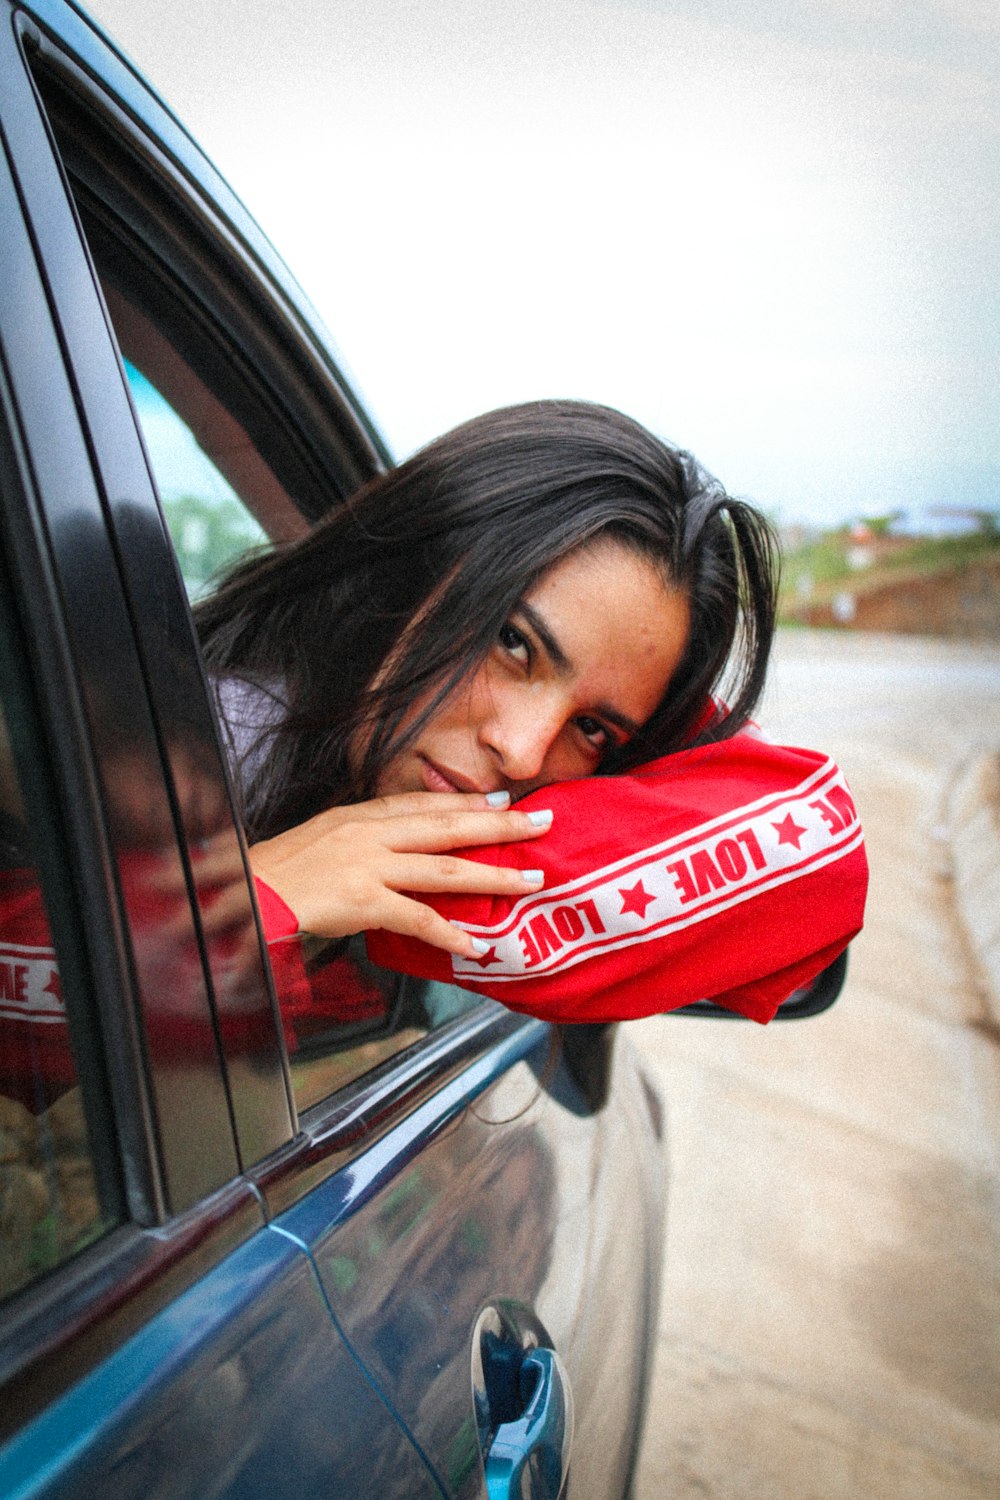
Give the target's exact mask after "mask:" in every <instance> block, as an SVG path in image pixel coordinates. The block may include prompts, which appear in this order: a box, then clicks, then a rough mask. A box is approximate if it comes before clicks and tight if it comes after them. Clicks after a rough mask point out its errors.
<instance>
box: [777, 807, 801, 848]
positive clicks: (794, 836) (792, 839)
mask: <svg viewBox="0 0 1000 1500" xmlns="http://www.w3.org/2000/svg"><path fill="white" fill-rule="evenodd" d="M771 827H772V828H775V829H777V832H778V843H779V844H794V845H795V847H796V849H797V848H798V847H799V840H800V839H801V837H802V835H803V834H804V833H805V832H806V830H805V829H804V828H800V827H799V825H798V823H796V821H795V819H794V818H793V817H792V815H791V813H786V814H785V816H784V817H783V818H782V820H781V822H780V823H772V824H771Z"/></svg>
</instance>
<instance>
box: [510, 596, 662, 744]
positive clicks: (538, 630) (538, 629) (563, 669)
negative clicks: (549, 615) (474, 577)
mask: <svg viewBox="0 0 1000 1500" xmlns="http://www.w3.org/2000/svg"><path fill="white" fill-rule="evenodd" d="M517 613H518V614H519V615H522V616H523V617H524V619H525V620H527V622H528V624H529V625H530V626H531V628H532V630H533V631H534V632H535V634H536V636H537V637H538V639H539V641H540V642H541V644H542V645H543V646H544V648H545V654H546V656H548V658H549V660H550V661H551V662H552V665H553V666H554V667H555V669H556V671H557V672H558V673H559V675H560V676H561V677H566V676H568V675H569V673H570V672H572V671H574V670H575V668H574V665H573V663H572V662H571V661H570V659H569V657H568V656H567V655H566V653H565V651H564V650H563V648H562V647H561V646H560V644H559V642H558V641H557V640H556V638H555V636H554V635H553V634H552V631H551V630H550V629H549V627H548V625H547V624H546V622H545V620H544V619H543V618H542V616H541V615H540V614H539V613H538V611H537V610H536V609H532V607H531V605H530V604H528V603H527V602H526V601H525V600H524V599H522V600H521V602H520V604H519V605H518V606H517ZM594 713H595V715H596V716H597V717H598V718H601V719H607V721H608V723H609V724H614V725H615V727H616V728H617V729H621V730H623V731H624V732H625V734H627V735H634V734H638V733H639V730H640V729H641V728H642V726H641V725H640V724H637V723H636V721H635V719H630V718H629V716H628V714H623V713H621V712H620V711H619V710H618V709H617V708H613V707H612V706H611V704H610V703H595V704H594Z"/></svg>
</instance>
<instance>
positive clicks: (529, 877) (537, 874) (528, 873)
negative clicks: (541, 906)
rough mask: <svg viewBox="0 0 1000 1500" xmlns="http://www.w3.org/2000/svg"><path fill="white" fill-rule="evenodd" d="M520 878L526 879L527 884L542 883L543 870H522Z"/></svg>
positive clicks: (543, 882)
mask: <svg viewBox="0 0 1000 1500" xmlns="http://www.w3.org/2000/svg"><path fill="white" fill-rule="evenodd" d="M521 879H522V880H524V881H527V883H528V885H544V884H545V871H544V870H522V871H521Z"/></svg>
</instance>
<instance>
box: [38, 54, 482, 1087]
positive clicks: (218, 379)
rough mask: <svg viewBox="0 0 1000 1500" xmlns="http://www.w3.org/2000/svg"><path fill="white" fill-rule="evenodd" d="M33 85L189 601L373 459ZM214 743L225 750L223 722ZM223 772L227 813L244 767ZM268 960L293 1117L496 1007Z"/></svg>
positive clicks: (57, 95)
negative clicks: (450, 1024)
mask: <svg viewBox="0 0 1000 1500" xmlns="http://www.w3.org/2000/svg"><path fill="white" fill-rule="evenodd" d="M37 82H38V84H39V88H40V92H41V94H42V98H43V102H44V104H45V106H46V108H47V109H48V112H49V118H50V123H51V125H52V128H53V131H54V135H55V139H56V143H57V146H58V147H59V149H60V151H61V153H62V157H63V162H64V166H65V168H66V171H67V176H68V181H69V185H70V188H71V191H72V192H73V195H74V200H75V203H76V207H77V211H78V214H79V218H80V222H81V226H82V229H83V233H84V235H85V238H86V241H87V245H88V248H89V251H90V255H91V258H92V261H93V263H94V267H95V270H96V272H97V275H98V277H99V281H100V285H101V289H102V291H103V295H104V300H105V305H106V307H107V311H108V315H109V321H110V326H111V329H112V331H113V334H114V337H115V339H116V342H117V345H118V348H119V352H120V355H121V361H122V371H123V375H124V377H125V378H126V380H127V381H128V385H129V390H130V393H131V398H132V404H133V410H134V412H135V416H136V421H137V424H138V427H139V430H140V433H141V435H142V439H143V444H144V448H145V451H146V455H147V461H148V464H149V468H150V472H151V475H152V478H153V481H154V484H155V487H156V490H157V494H158V496H159V500H160V504H161V508H162V510H163V513H164V517H165V520H166V522H167V525H168V527H169V530H170V534H171V538H172V541H173V545H174V552H175V555H176V558H177V562H178V567H179V571H180V573H181V576H182V578H183V581H184V584H185V587H186V589H187V591H188V595H189V598H190V599H191V600H192V602H193V601H195V600H196V599H197V598H199V597H201V596H202V595H203V594H204V593H205V592H206V591H207V590H209V589H210V588H211V587H212V582H213V579H214V578H215V577H217V576H218V574H219V573H220V571H223V570H225V569H226V568H227V567H228V566H230V565H231V564H232V563H234V562H235V561H237V559H238V558H240V557H241V556H243V555H245V554H246V553H247V551H248V549H254V548H259V547H262V546H267V545H270V544H271V543H280V542H283V541H287V540H291V539H294V538H295V537H297V536H300V535H303V534H304V533H305V532H306V531H307V530H308V528H309V526H310V525H311V524H313V523H314V521H315V520H317V519H318V518H319V517H320V516H321V515H322V514H324V513H325V511H326V510H327V509H328V508H329V507H330V506H331V505H334V504H337V503H339V502H340V501H341V500H342V499H343V498H344V497H345V496H346V495H347V494H348V493H350V492H351V491H352V490H353V489H354V488H355V487H356V486H357V484H359V483H360V482H361V481H362V480H363V479H364V478H365V477H367V476H368V473H370V472H373V471H374V467H375V465H374V461H373V460H371V461H369V464H368V467H367V470H366V469H365V468H364V467H363V466H362V464H360V463H359V461H358V457H357V452H356V451H353V450H352V449H351V445H350V442H349V441H348V439H347V438H346V437H345V436H344V433H343V431H342V429H343V427H344V422H345V419H344V416H343V413H339V412H338V410H337V409H336V406H335V405H334V404H333V403H332V402H331V403H329V404H328V405H327V407H326V409H325V411H324V410H323V408H322V404H321V402H320V401H319V399H318V397H317V395H316V393H315V391H314V390H313V389H312V388H311V387H310V377H309V374H308V370H306V371H305V373H303V370H302V369H301V368H299V367H298V366H296V363H295V360H294V358H293V357H292V356H291V355H290V352H289V347H288V340H287V339H284V338H279V337H278V336H276V335H275V334H274V332H273V330H272V329H271V328H270V327H269V323H273V321H274V316H275V315H274V311H273V309H271V308H269V307H268V305H267V300H266V298H267V294H266V290H264V289H262V288H261V287H260V286H257V287H256V288H255V287H254V286H253V285H252V283H251V281H250V280H249V278H248V267H247V265H246V264H245V263H240V262H239V259H238V257H236V258H234V259H232V260H230V259H229V257H230V256H231V255H232V254H233V252H232V247H231V246H230V245H228V244H226V243H225V242H224V241H223V238H222V236H219V237H218V238H213V237H212V235H211V234H210V233H209V232H208V231H207V230H206V229H205V226H204V225H203V224H202V225H197V224H196V223H195V222H194V221H193V220H192V219H191V217H190V214H189V213H186V212H183V211H181V208H180V207H179V205H178V203H177V201H176V200H175V199H174V198H172V197H171V191H170V186H169V184H164V182H163V181H162V180H158V179H157V178H156V177H155V176H154V175H153V174H151V173H149V172H147V171H146V170H140V169H139V168H138V167H137V165H136V163H135V160H134V157H132V156H128V157H127V158H126V156H125V154H124V153H122V151H121V147H120V144H118V143H116V142H115V140H114V138H113V136H112V134H111V133H110V127H109V126H108V125H107V124H101V123H100V122H99V121H98V120H97V119H96V118H95V116H94V115H93V113H92V112H84V111H82V110H81V108H80V106H79V102H78V100H77V99H76V98H75V96H74V94H73V92H72V91H70V90H67V89H66V88H65V86H64V85H63V83H62V82H61V81H60V80H59V79H58V78H54V77H51V76H50V75H49V74H48V73H47V72H46V70H45V69H44V68H41V69H39V70H38V73H37ZM118 158H120V159H118ZM306 363H307V362H306ZM357 446H358V445H357V443H355V448H356V447H357ZM216 701H217V702H218V697H217V696H216ZM221 737H222V740H223V743H224V744H225V745H226V746H227V749H228V750H229V751H230V752H231V751H232V749H233V739H232V736H231V735H229V734H228V733H227V726H226V725H225V724H223V725H222V726H221ZM231 770H232V771H233V775H234V784H235V786H236V796H235V801H236V804H237V806H238V803H239V792H238V782H239V774H238V773H239V766H238V765H231ZM289 943H294V944H296V945H301V949H302V952H301V957H302V958H303V959H304V965H303V964H300V963H296V964H289V963H288V962H287V961H286V960H287V957H288V954H289ZM270 958H271V968H272V974H273V977H274V981H275V989H276V994H277V998H278V1003H279V1010H280V1020H281V1025H282V1029H283V1033H284V1038H285V1043H286V1046H287V1049H288V1056H289V1066H290V1075H291V1081H292V1088H293V1093H294V1099H295V1103H296V1105H297V1107H298V1109H299V1110H300V1111H301V1110H302V1109H305V1108H308V1107H310V1106H311V1105H314V1104H317V1103H319V1102H321V1101H322V1100H323V1099H324V1098H326V1097H327V1096H328V1095H329V1094H330V1093H331V1092H332V1091H334V1090H336V1089H337V1088H340V1087H343V1086H344V1085H346V1084H348V1083H349V1082H351V1081H352V1080H353V1079H355V1078H357V1077H359V1076H361V1075H362V1074H364V1073H366V1072H368V1071H369V1070H370V1069H371V1068H372V1067H374V1066H376V1065H378V1064H380V1063H383V1062H385V1060H386V1059H388V1058H391V1057H392V1056H394V1055H395V1054H396V1053H398V1052H400V1051H401V1050H403V1049H404V1048H409V1047H412V1046H413V1045H414V1044H416V1043H419V1042H420V1040H421V1039H422V1038H423V1037H425V1036H427V1035H428V1033H430V1032H432V1031H434V1030H435V1029H437V1028H438V1027H440V1026H441V1025H442V1024H444V1023H445V1022H447V1021H450V1020H453V1019H454V1018H455V1017H456V1016H457V1015H459V1014H461V1013H462V1012H463V1011H466V1010H470V1009H473V1008H476V1007H482V1006H483V1005H484V1004H486V1005H490V1004H491V1002H483V1001H482V1000H481V999H480V998H479V997H477V996H475V995H471V994H468V993H465V992H461V991H458V990H454V989H452V988H451V987H446V986H434V985H430V986H429V985H426V984H423V983H420V982H416V981H412V980H406V979H403V978H401V977H400V976H398V975H396V974H395V973H393V972H391V971H388V970H384V969H379V968H377V967H376V966H375V965H373V964H370V963H369V962H368V960H367V958H366V957H365V954H364V945H363V942H362V941H361V940H360V939H358V940H355V941H352V942H350V943H347V944H343V943H341V944H333V945H330V944H323V943H316V942H314V941H313V940H311V939H308V938H305V939H292V940H286V942H285V944H284V945H282V946H281V947H280V949H279V948H278V947H275V948H274V949H273V950H272V952H271V954H270ZM303 973H304V974H305V976H306V978H305V982H303Z"/></svg>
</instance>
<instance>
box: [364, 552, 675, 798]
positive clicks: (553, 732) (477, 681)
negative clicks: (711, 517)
mask: <svg viewBox="0 0 1000 1500" xmlns="http://www.w3.org/2000/svg"><path fill="white" fill-rule="evenodd" d="M689 628H690V609H689V606H688V601H687V598H686V596H685V595H684V594H683V593H681V592H680V590H678V589H673V588H671V587H670V586H669V585H667V584H665V583H664V581H663V579H662V577H661V576H660V574H659V573H658V572H657V570H656V568H655V567H654V566H653V565H652V564H651V563H650V562H648V561H647V560H646V559H645V558H643V557H640V556H638V555H637V554H636V553H634V552H631V551H629V550H628V549H627V548H625V547H622V546H620V545H619V544H618V543H616V542H612V541H604V542H596V543H594V544H592V545H591V546H588V547H582V548H580V549H579V550H578V551H576V552H572V553H570V554H569V556H567V557H565V558H563V559H562V561H561V562H558V563H556V564H555V565H554V566H553V567H552V568H550V569H549V571H548V572H547V573H545V574H544V575H543V576H542V578H541V579H540V580H539V582H538V583H537V584H536V585H535V586H534V587H533V588H532V589H531V590H529V592H528V593H527V594H526V595H525V596H524V598H523V599H522V601H521V603H520V604H519V605H518V607H517V608H516V609H515V611H514V613H513V614H512V615H511V618H510V620H509V621H508V622H507V624H506V625H505V626H504V627H503V629H502V630H501V632H500V635H499V637H498V639H497V642H496V645H495V646H494V647H493V650H492V651H491V652H490V655H489V656H488V657H487V658H486V660H485V661H484V662H483V663H482V665H481V666H480V667H478V668H477V669H476V671H475V672H473V673H472V674H471V676H470V677H469V678H468V679H467V680H466V681H465V682H463V683H460V684H459V686H458V687H457V688H456V689H455V691H454V692H453V693H452V694H451V695H450V696H449V697H448V698H447V699H446V700H445V702H444V703H443V704H442V705H441V708H440V709H439V710H438V712H437V713H436V714H435V715H434V716H433V718H432V719H431V720H430V721H429V723H427V724H426V725H425V726H424V728H423V729H422V730H421V732H420V734H419V735H418V736H417V738H416V740H415V741H414V743H413V744H412V745H409V746H408V747H407V748H406V749H405V750H403V751H401V752H400V754H399V755H397V756H396V757H395V758H394V759H393V760H391V761H390V762H389V763H388V765H386V767H385V768H384V769H383V771H382V773H381V775H380V776H379V779H378V784H377V790H378V792H379V794H380V795H386V794H389V793H393V792H414V791H430V792H451V791H456V790H457V791H461V792H494V791H504V790H506V791H509V792H510V793H511V796H512V797H513V798H514V799H515V800H516V799H517V798H518V797H523V796H525V795H526V794H527V793H528V792H530V791H534V789H535V788H536V787H541V786H547V785H548V784H549V782H551V781H569V780H573V779H575V778H577V777H580V776H589V775H590V774H591V773H592V772H593V771H595V770H596V769H597V767H598V765H599V764H600V762H601V760H602V759H603V757H604V756H605V754H606V753H607V752H608V751H609V750H611V749H612V748H614V747H616V746H620V745H624V744H625V743H626V742H627V741H628V740H629V739H630V738H631V736H632V734H634V733H635V731H636V729H638V728H639V727H640V726H641V725H643V724H644V723H645V722H646V720H647V719H648V718H649V716H650V715H651V714H652V712H653V710H654V709H655V708H656V707H657V705H658V704H659V702H660V700H661V699H662V698H663V696H664V694H665V692H666V690H667V685H668V684H669V682H670V679H671V677H672V676H673V674H674V672H675V671H676V669H677V667H678V665H679V664H680V660H681V657H682V656H683V654H684V649H685V647H686V645H687V638H688V630H689ZM419 708H420V705H419V703H418V704H416V705H415V706H414V710H413V712H414V713H416V712H419Z"/></svg>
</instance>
